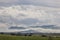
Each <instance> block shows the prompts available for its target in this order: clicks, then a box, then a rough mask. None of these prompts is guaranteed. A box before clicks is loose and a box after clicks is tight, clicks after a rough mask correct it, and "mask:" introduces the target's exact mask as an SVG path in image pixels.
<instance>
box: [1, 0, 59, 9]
mask: <svg viewBox="0 0 60 40" xmlns="http://www.w3.org/2000/svg"><path fill="white" fill-rule="evenodd" d="M6 1H7V0H6ZM7 2H8V3H6V2H4V1H3V2H0V5H6V6H9V5H10V6H11V5H37V6H46V7H57V8H58V7H59V8H60V1H59V0H15V2H11V1H10V2H9V1H7Z"/></svg>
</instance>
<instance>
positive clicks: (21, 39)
mask: <svg viewBox="0 0 60 40" xmlns="http://www.w3.org/2000/svg"><path fill="white" fill-rule="evenodd" d="M0 40H60V37H51V39H49V37H42V36H35V35H34V36H15V35H1V34H0Z"/></svg>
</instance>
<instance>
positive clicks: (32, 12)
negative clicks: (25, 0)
mask: <svg viewBox="0 0 60 40" xmlns="http://www.w3.org/2000/svg"><path fill="white" fill-rule="evenodd" d="M34 20H35V21H34ZM59 20H60V8H50V7H42V6H33V5H17V6H10V7H1V9H0V23H3V24H4V23H7V24H10V25H11V23H13V24H14V25H15V24H17V25H22V26H24V25H25V26H28V25H43V24H46V25H47V24H52V25H59V24H60V22H59ZM31 21H32V22H31ZM26 24H27V25H26ZM27 29H29V28H27ZM37 30H38V29H37ZM41 30H43V31H44V30H46V29H41ZM50 30H53V29H50ZM15 31H17V30H15ZM57 31H58V30H57ZM46 32H48V31H46Z"/></svg>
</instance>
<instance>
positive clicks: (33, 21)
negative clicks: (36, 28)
mask: <svg viewBox="0 0 60 40" xmlns="http://www.w3.org/2000/svg"><path fill="white" fill-rule="evenodd" d="M38 22H39V20H38V19H34V18H26V19H22V20H20V21H19V23H21V24H24V25H32V24H36V23H38Z"/></svg>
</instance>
